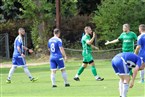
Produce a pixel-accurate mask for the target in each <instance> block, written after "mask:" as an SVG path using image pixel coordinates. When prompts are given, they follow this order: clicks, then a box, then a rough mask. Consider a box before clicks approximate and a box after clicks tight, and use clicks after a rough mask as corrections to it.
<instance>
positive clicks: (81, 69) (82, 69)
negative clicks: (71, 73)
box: [78, 66, 85, 75]
mask: <svg viewBox="0 0 145 97" xmlns="http://www.w3.org/2000/svg"><path fill="white" fill-rule="evenodd" d="M84 69H85V68H84V67H82V66H81V67H80V68H79V70H78V75H81V73H82V72H83V71H84Z"/></svg>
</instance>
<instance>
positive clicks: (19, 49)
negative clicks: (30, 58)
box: [17, 46, 25, 57]
mask: <svg viewBox="0 0 145 97" xmlns="http://www.w3.org/2000/svg"><path fill="white" fill-rule="evenodd" d="M17 49H18V52H19V53H20V54H21V56H22V57H25V54H23V52H22V51H21V48H20V47H19V46H17Z"/></svg>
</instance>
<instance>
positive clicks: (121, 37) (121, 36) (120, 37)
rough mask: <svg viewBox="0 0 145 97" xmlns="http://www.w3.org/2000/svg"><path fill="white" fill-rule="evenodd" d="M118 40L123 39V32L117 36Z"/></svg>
mask: <svg viewBox="0 0 145 97" xmlns="http://www.w3.org/2000/svg"><path fill="white" fill-rule="evenodd" d="M118 40H119V41H122V40H123V33H122V34H121V35H120V36H119V37H118Z"/></svg>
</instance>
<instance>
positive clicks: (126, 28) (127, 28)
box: [122, 24, 130, 32]
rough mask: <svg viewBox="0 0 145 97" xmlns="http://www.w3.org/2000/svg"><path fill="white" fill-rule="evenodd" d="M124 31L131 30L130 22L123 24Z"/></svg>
mask: <svg viewBox="0 0 145 97" xmlns="http://www.w3.org/2000/svg"><path fill="white" fill-rule="evenodd" d="M122 30H123V32H129V30H130V26H129V24H123V29H122Z"/></svg>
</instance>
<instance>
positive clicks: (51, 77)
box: [50, 73, 56, 85]
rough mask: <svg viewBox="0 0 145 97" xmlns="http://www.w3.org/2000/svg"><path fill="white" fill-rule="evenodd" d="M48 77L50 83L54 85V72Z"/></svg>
mask: <svg viewBox="0 0 145 97" xmlns="http://www.w3.org/2000/svg"><path fill="white" fill-rule="evenodd" d="M50 79H51V82H52V85H56V84H55V74H54V73H51V75H50Z"/></svg>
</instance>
